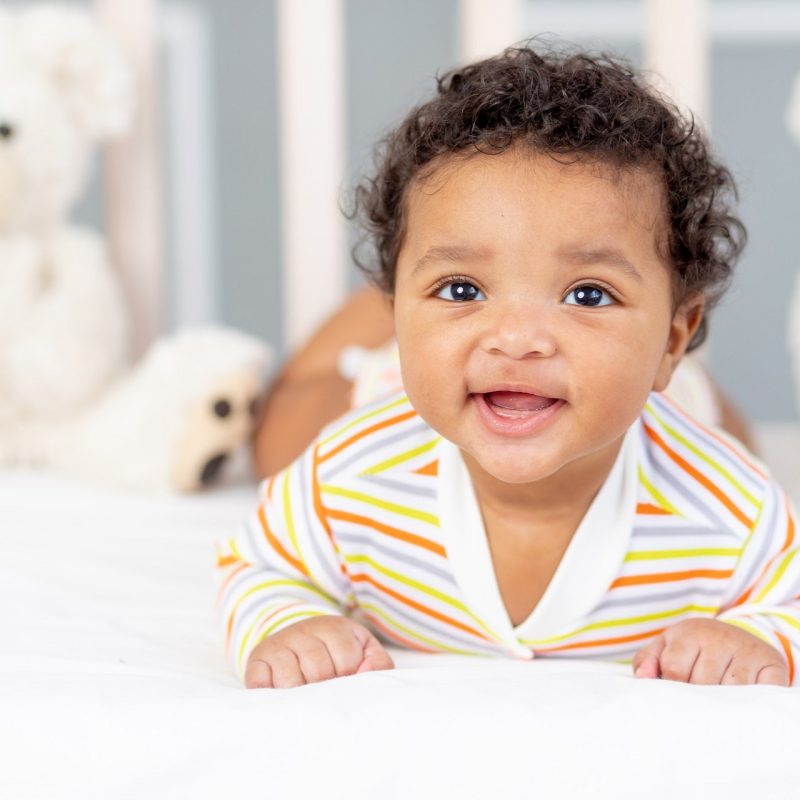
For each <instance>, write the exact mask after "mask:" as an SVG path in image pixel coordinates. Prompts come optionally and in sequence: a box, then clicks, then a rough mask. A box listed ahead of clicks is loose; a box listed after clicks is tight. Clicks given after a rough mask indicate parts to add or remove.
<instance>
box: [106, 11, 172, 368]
mask: <svg viewBox="0 0 800 800" xmlns="http://www.w3.org/2000/svg"><path fill="white" fill-rule="evenodd" d="M95 6H96V9H97V13H98V15H99V16H100V18H101V19H102V20H103V22H104V23H105V24H106V25H107V26H108V28H109V29H110V30H111V31H112V33H114V34H115V36H116V37H117V39H118V40H119V41H120V43H121V44H122V46H123V47H124V48H125V50H126V52H127V55H128V57H129V58H130V59H131V61H132V63H133V66H134V68H135V70H136V85H137V110H136V115H135V118H134V123H133V128H132V130H131V132H130V134H129V135H128V136H126V137H125V138H124V139H123V140H121V141H119V142H115V143H113V144H112V145H110V146H109V147H108V149H107V152H106V155H105V174H104V182H105V185H104V188H105V209H106V232H107V236H108V241H109V252H110V254H111V258H112V259H113V262H114V264H115V265H116V267H117V269H118V270H119V272H120V275H121V279H122V282H123V286H124V288H125V291H126V293H127V296H128V298H127V299H128V303H129V306H130V309H131V319H132V323H133V328H132V349H133V355H139V354H140V353H142V352H143V351H144V350H145V348H146V347H147V345H148V344H149V343H150V342H151V341H152V340H153V339H154V338H155V336H157V335H158V334H159V333H160V332H161V327H162V322H163V316H162V314H163V312H162V309H163V286H164V280H163V231H162V201H163V193H162V188H163V187H162V181H161V171H160V153H159V145H158V113H157V108H158V68H157V58H156V13H157V2H156V0H136V2H135V3H131V2H129V0H95Z"/></svg>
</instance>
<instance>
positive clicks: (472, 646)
mask: <svg viewBox="0 0 800 800" xmlns="http://www.w3.org/2000/svg"><path fill="white" fill-rule="evenodd" d="M358 594H364V595H369V596H370V597H371V599H372V600H374V601H375V604H376V605H377V606H378V607H379V608H380V609H381V610H382V611H386V612H387V613H389V614H390V615H391V616H395V617H400V618H402V619H403V620H404V621H405V622H406V623H408V625H409V626H410V627H411V628H412V629H416V630H419V629H422V630H423V631H426V632H428V633H429V634H430V636H431V637H432V638H434V639H437V638H438V639H441V640H444V641H446V642H447V643H448V644H451V645H452V646H453V647H459V648H461V649H468V650H481V651H483V652H487V653H494V654H497V650H498V649H501V650H504V649H506V648H505V647H504V645H503V643H502V642H497V643H493V644H486V643H485V642H482V641H481V640H480V639H478V638H477V637H475V638H469V639H467V638H461V636H459V635H458V634H456V633H451V632H450V631H449V630H447V631H443V630H442V629H441V628H437V627H435V626H434V625H432V624H429V623H428V622H427V621H426V620H425V618H424V615H422V614H420V616H413V615H412V614H411V613H410V612H408V611H406V610H405V609H404V608H402V607H401V606H399V605H395V604H394V603H393V602H391V601H387V599H386V597H385V596H384V595H383V594H381V593H380V592H379V591H378V590H376V589H375V588H374V587H372V586H370V585H369V584H361V586H359V591H358ZM384 624H385V623H384ZM476 627H478V626H477V625H476ZM397 635H398V636H403V634H402V633H400V632H398V634H397ZM487 636H488V634H487Z"/></svg>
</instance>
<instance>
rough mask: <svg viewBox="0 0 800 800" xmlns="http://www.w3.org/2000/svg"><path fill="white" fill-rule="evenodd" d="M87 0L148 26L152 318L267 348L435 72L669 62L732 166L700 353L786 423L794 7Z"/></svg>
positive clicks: (297, 335)
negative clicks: (728, 277)
mask: <svg viewBox="0 0 800 800" xmlns="http://www.w3.org/2000/svg"><path fill="white" fill-rule="evenodd" d="M31 2H32V0H16V2H9V3H8V4H9V5H28V4H30V3H31ZM75 2H79V0H75ZM86 4H87V5H88V2H87V3H86ZM97 5H98V7H99V8H100V10H101V11H102V13H103V14H105V15H106V16H108V17H109V18H113V19H114V21H115V24H116V25H117V26H118V27H120V25H121V26H122V29H123V30H124V29H125V28H126V27H132V26H134V25H137V24H143V25H145V27H146V26H148V25H149V26H150V28H149V32H148V33H147V35H148V36H150V37H151V39H152V42H153V58H154V62H153V63H154V65H155V68H154V69H155V71H154V72H152V73H150V74H149V75H147V76H146V79H147V80H150V81H151V82H152V86H151V89H152V91H153V99H154V119H155V120H156V130H157V141H156V147H157V153H156V158H157V164H158V173H157V174H158V177H159V187H158V191H159V192H160V198H161V206H160V211H159V214H160V219H161V222H162V225H161V228H160V231H159V233H158V237H159V238H158V248H157V258H158V259H159V264H158V265H157V269H158V274H159V275H160V281H161V283H160V289H159V291H160V299H161V306H160V309H161V310H160V312H159V319H158V321H157V324H158V326H159V327H161V328H165V329H173V328H175V327H178V326H181V325H185V324H194V323H198V322H205V321H209V320H219V321H222V322H225V323H227V324H230V325H233V326H236V327H239V328H243V329H245V330H247V331H249V332H252V333H255V334H258V335H260V336H262V337H263V338H265V339H266V340H268V341H269V342H271V343H272V344H273V345H274V346H275V347H276V348H277V350H278V351H279V353H281V354H286V353H287V351H288V350H290V349H291V348H292V347H293V346H295V345H296V344H298V343H299V342H300V341H302V339H303V338H304V336H305V335H307V333H308V332H309V331H310V329H311V328H312V327H313V326H314V325H315V324H317V323H318V322H319V321H320V320H321V318H322V317H324V315H325V314H326V313H328V312H329V311H330V309H331V308H333V307H335V306H336V305H337V304H338V303H339V302H340V301H341V300H342V299H343V297H344V295H345V293H346V292H347V291H348V290H349V289H350V288H352V287H354V286H356V285H358V284H359V282H360V280H361V279H360V277H359V275H358V273H357V271H356V270H355V268H353V267H352V265H351V261H350V256H349V247H350V246H351V245H352V243H353V241H354V239H355V236H356V234H355V232H354V231H353V230H352V227H351V226H350V224H349V223H347V222H346V220H344V218H343V217H342V216H341V215H340V212H339V211H338V210H337V208H336V205H337V202H338V203H343V202H344V203H345V204H346V200H347V197H348V193H349V191H350V189H351V188H352V185H353V184H354V182H355V181H356V180H357V179H358V178H359V176H362V175H363V174H364V173H365V172H368V171H369V167H370V161H371V153H372V147H373V145H374V143H375V142H376V141H377V140H378V139H380V137H381V136H382V135H383V134H384V133H385V132H387V131H388V130H389V129H390V128H391V127H392V126H393V125H394V124H396V123H397V122H398V121H399V120H400V119H401V118H402V116H403V115H404V114H405V112H406V111H407V110H408V108H409V107H410V106H411V105H412V104H414V103H416V102H418V101H420V100H421V99H424V98H425V97H427V96H428V95H429V94H430V93H431V91H432V89H433V86H434V78H435V76H436V75H437V73H441V72H443V71H444V70H446V69H448V68H450V67H451V66H454V65H456V64H458V63H460V62H463V61H465V60H468V58H469V57H472V56H475V55H484V54H488V52H490V50H489V49H488V48H490V47H491V51H493V50H495V49H499V46H502V45H505V44H511V43H512V42H513V41H515V40H519V39H522V38H525V37H528V36H534V35H542V34H546V35H548V37H551V38H552V37H555V38H558V39H562V40H566V41H570V42H575V43H579V44H581V45H586V46H589V47H591V48H592V49H594V50H608V51H611V52H613V53H615V54H618V55H623V56H626V57H628V58H629V59H631V60H632V61H633V62H634V63H636V64H639V65H645V66H650V67H653V68H656V69H658V68H659V67H660V66H661V67H663V69H664V71H665V72H667V73H669V72H670V71H672V74H671V75H670V76H668V78H669V79H668V80H667V84H666V85H667V86H669V85H670V79H671V80H672V81H673V85H672V88H673V89H674V92H675V95H676V99H678V101H679V102H681V103H683V104H685V105H686V106H689V107H692V109H693V111H694V112H695V113H697V115H698V116H699V117H700V118H701V119H702V120H703V122H704V124H706V125H707V126H708V128H709V130H710V132H711V138H712V140H713V142H714V145H715V147H716V149H717V151H718V152H719V154H720V155H721V156H722V157H723V159H724V160H725V161H726V162H727V164H728V165H729V166H730V167H731V169H732V170H733V172H734V174H735V176H736V178H737V180H738V184H739V188H740V191H741V208H740V210H741V216H742V218H743V219H744V221H745V223H746V225H747V228H748V231H749V234H750V241H749V244H748V247H747V250H746V253H745V255H744V258H743V260H742V262H741V264H740V268H739V272H738V276H737V278H736V281H735V284H734V286H733V287H732V289H731V291H730V292H729V294H728V295H727V297H726V299H725V300H724V301H723V304H722V305H721V306H720V308H719V309H718V310H717V311H716V313H715V316H714V319H713V321H712V325H711V339H710V344H709V347H708V352H707V363H708V364H709V366H710V369H711V372H712V373H713V375H714V377H715V378H716V379H717V381H718V382H719V383H720V384H721V386H722V387H723V388H724V389H725V390H726V391H727V393H728V394H729V395H730V397H732V398H733V399H734V401H735V402H736V403H737V404H738V406H739V407H740V408H741V410H742V411H743V412H744V413H745V414H746V416H747V417H748V418H750V419H751V420H753V421H755V422H757V423H759V427H760V429H762V428H763V429H764V430H767V431H768V435H777V436H778V437H779V438H780V437H783V436H784V435H788V434H786V431H790V430H793V431H795V432H796V430H797V423H798V422H800V417H799V416H798V402H797V400H796V391H795V387H794V384H793V380H792V375H791V370H790V367H789V365H790V356H789V352H788V349H787V335H788V334H787V331H788V327H789V308H790V298H791V295H792V292H793V290H794V285H795V281H796V276H797V275H798V271H799V270H800V255H798V252H797V251H798V248H797V246H796V242H795V239H794V236H795V233H796V229H795V225H796V224H797V220H798V218H799V217H798V210H799V209H798V202H799V201H798V194H799V193H798V187H800V146H798V143H797V142H795V141H794V140H793V139H792V136H791V135H790V125H789V123H788V121H787V114H788V111H787V109H788V108H789V105H790V99H791V95H792V91H793V85H794V81H795V76H796V75H797V74H798V73H800V2H797V1H796V0H750V1H747V0H671V2H669V1H668V0H562V1H560V2H559V1H556V0H527V1H526V0H514V2H493V0H403V1H402V2H399V0H225V1H224V2H223V0H161V1H160V2H154V0H102V2H98V3H97ZM145 7H148V8H149V9H150V13H151V16H150V17H149V18H148V17H146V15H145V16H144V17H143V16H142V10H143V9H144V8H145ZM659 14H661V15H662V17H659V16H658V15H659ZM127 17H129V18H130V22H129V23H126V18H127ZM142 19H144V20H145V22H144V23H141V20H142ZM137 20H138V21H137ZM492 26H494V28H493V27H492ZM504 37H505V38H504ZM498 43H499V45H498ZM493 45H498V46H497V47H495V46H493ZM482 48H483V49H484V50H486V52H482ZM681 70H683V71H682V72H681ZM799 113H800V112H799ZM102 187H103V181H102V177H101V173H98V178H97V179H96V181H95V185H94V187H93V189H92V191H91V192H90V194H89V196H88V197H87V198H86V201H85V202H84V203H83V205H82V207H81V208H80V210H79V213H78V216H79V218H80V219H82V220H85V221H88V222H90V223H91V224H93V225H96V226H98V227H103V225H104V222H105V220H104V208H107V203H106V202H105V199H104V192H103V188H102ZM133 269H134V270H136V269H137V267H136V266H135V265H134V266H133ZM794 441H797V440H794ZM798 461H800V457H798ZM798 471H800V464H798Z"/></svg>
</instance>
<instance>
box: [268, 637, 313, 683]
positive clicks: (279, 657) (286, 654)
mask: <svg viewBox="0 0 800 800" xmlns="http://www.w3.org/2000/svg"><path fill="white" fill-rule="evenodd" d="M267 663H268V664H269V666H270V668H271V669H272V685H273V687H274V688H276V689H291V688H292V687H294V686H302V685H303V684H304V683H305V682H306V681H305V678H304V677H303V672H302V670H301V669H300V662H299V660H298V658H297V654H296V653H295V652H294V651H293V650H289V649H288V648H287V647H281V648H280V649H278V650H275V651H274V652H272V653H270V654H269V659H268V662H267Z"/></svg>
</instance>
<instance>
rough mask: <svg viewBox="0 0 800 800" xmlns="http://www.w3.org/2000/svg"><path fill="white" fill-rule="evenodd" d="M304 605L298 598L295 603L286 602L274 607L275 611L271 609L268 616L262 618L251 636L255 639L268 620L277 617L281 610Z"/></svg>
mask: <svg viewBox="0 0 800 800" xmlns="http://www.w3.org/2000/svg"><path fill="white" fill-rule="evenodd" d="M302 605H303V603H302V602H300V601H299V600H298V601H297V602H295V603H285V604H284V605H282V606H280V607H279V608H276V609H274V610H273V611H270V612H269V614H267V616H266V617H264V619H262V620H261V622H259V623H258V625H256V627H255V628H254V629H253V632H252V633H251V634H250V636H251V637H252V638H253V639H255V638H256V637H257V636H258V634H259V633H260V632H261V630H262V629H263V628H264V626H265V625H266V624H267V623H268V622H269V621H270V620H271V619H272V618H273V617H275V616H277V615H278V614H280V613H281V611H286V609H287V608H292V607H293V606H302Z"/></svg>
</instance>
